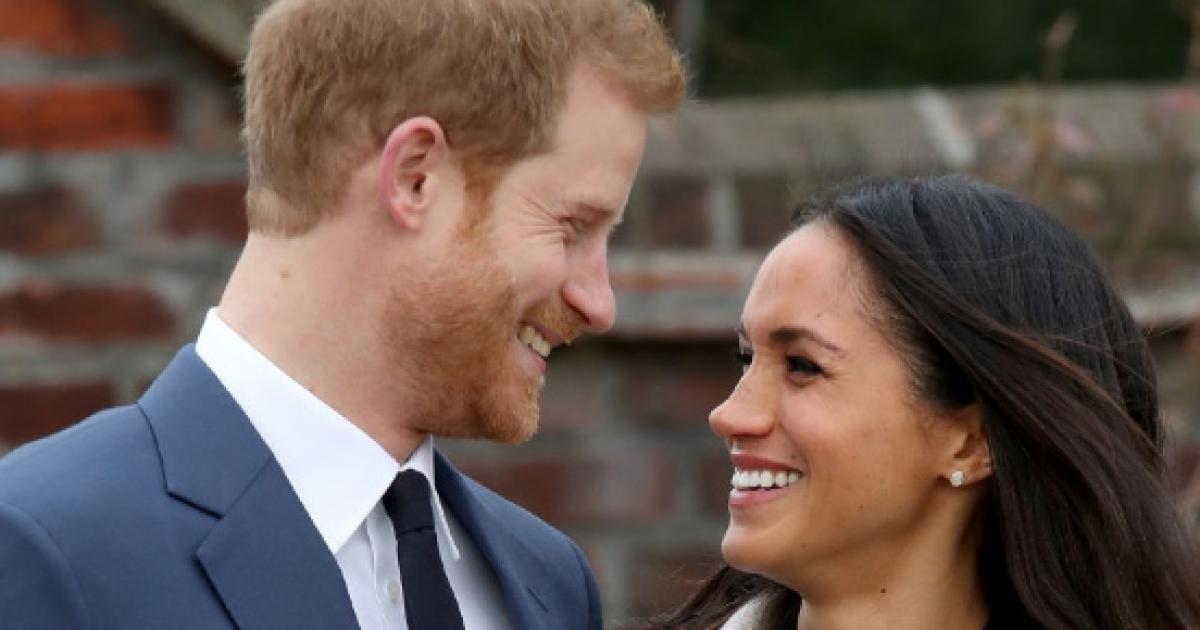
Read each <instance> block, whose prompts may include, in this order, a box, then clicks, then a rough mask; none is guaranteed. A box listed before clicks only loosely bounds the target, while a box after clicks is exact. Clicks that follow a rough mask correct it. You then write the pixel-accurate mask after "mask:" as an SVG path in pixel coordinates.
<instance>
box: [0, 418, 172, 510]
mask: <svg viewBox="0 0 1200 630" xmlns="http://www.w3.org/2000/svg"><path fill="white" fill-rule="evenodd" d="M156 470H160V466H159V460H158V451H157V449H156V448H155V446H154V438H153V436H152V435H151V432H150V428H149V426H148V425H147V423H146V420H145V416H143V415H142V413H141V411H140V410H139V409H138V408H137V407H136V406H132V405H131V406H125V407H115V408H112V409H108V410H105V411H101V412H99V413H97V414H95V415H93V416H91V417H90V418H88V419H86V420H84V421H82V422H80V423H78V424H76V425H74V426H72V427H70V428H68V429H65V430H63V431H60V432H58V433H55V434H53V435H51V436H48V437H45V438H42V439H40V440H37V441H35V442H31V443H29V444H27V445H25V446H22V447H20V448H18V449H16V450H14V451H13V452H12V453H9V454H8V455H6V456H5V457H4V458H3V459H0V503H7V504H9V505H12V506H15V507H19V508H20V509H22V510H23V511H26V512H29V513H30V514H33V515H39V514H41V513H43V512H46V511H51V512H53V511H54V510H55V507H56V506H57V507H64V506H70V507H71V508H72V509H73V510H78V509H80V508H82V507H84V506H88V505H93V504H94V505H97V506H102V505H103V504H104V501H105V500H106V499H107V498H109V497H112V496H117V495H127V494H129V493H131V492H137V491H139V490H140V488H139V487H138V483H137V482H138V480H139V479H142V480H144V479H145V478H146V477H149V476H150V475H149V474H148V473H150V472H151V471H156ZM154 481H155V482H157V483H158V484H159V485H161V483H162V477H161V473H160V474H159V475H158V476H157V479H154ZM143 483H144V481H143Z"/></svg>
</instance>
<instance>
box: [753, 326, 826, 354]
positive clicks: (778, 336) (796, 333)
mask: <svg viewBox="0 0 1200 630" xmlns="http://www.w3.org/2000/svg"><path fill="white" fill-rule="evenodd" d="M737 334H738V337H739V338H741V339H746V338H748V337H749V335H747V334H746V325H745V324H738V327H737ZM767 339H770V340H771V343H772V344H773V345H776V346H786V345H788V344H790V343H792V342H794V341H796V340H798V339H804V340H807V341H811V342H813V343H815V344H817V345H818V346H821V347H822V348H825V349H826V350H828V351H830V352H832V353H834V354H836V355H838V356H843V355H845V354H846V351H845V350H842V349H841V348H840V347H838V346H837V344H834V343H833V342H832V341H829V340H828V339H826V338H824V337H822V336H821V335H820V334H818V333H817V332H816V331H815V330H813V329H811V328H808V327H805V326H780V327H779V328H776V329H774V330H772V331H771V332H770V333H768V334H767Z"/></svg>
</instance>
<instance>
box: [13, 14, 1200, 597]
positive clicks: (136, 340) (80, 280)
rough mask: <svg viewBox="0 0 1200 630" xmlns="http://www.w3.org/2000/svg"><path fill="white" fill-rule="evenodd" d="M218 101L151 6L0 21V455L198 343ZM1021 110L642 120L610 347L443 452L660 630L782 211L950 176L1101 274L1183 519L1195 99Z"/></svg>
mask: <svg viewBox="0 0 1200 630" xmlns="http://www.w3.org/2000/svg"><path fill="white" fill-rule="evenodd" d="M235 86H236V78H235V72H234V71H233V70H232V69H231V68H229V67H227V66H225V65H222V64H221V63H220V62H219V61H218V60H216V59H215V58H213V57H211V56H209V55H208V54H207V53H205V52H203V51H202V50H201V49H199V48H197V47H196V46H195V45H194V44H193V43H192V41H191V40H190V39H189V38H188V37H186V36H184V35H183V34H181V33H180V32H178V31H176V30H175V29H174V28H173V26H171V25H170V24H169V23H168V22H166V21H164V20H163V19H162V18H161V17H160V16H159V15H157V14H155V13H154V12H153V11H151V10H150V9H149V8H146V5H145V4H143V3H139V2H133V1H132V0H0V445H8V446H9V447H11V446H13V445H16V444H20V443H23V442H25V441H28V440H30V439H34V438H36V437H37V436H40V435H43V434H46V433H48V432H51V431H54V430H56V429H59V428H61V427H63V426H66V425H68V424H70V423H71V422H74V421H76V420H78V419H80V418H81V417H83V416H85V415H87V414H88V413H89V412H91V411H92V410H95V409H99V408H102V407H105V406H109V405H112V404H116V403H125V402H129V401H132V400H134V399H136V397H137V396H138V395H139V394H140V392H141V391H142V390H143V389H144V388H145V386H146V385H147V384H148V382H149V381H150V380H151V379H152V378H153V377H154V375H155V374H156V373H157V372H158V370H160V369H161V367H162V366H163V365H164V364H165V363H166V361H167V360H169V358H170V357H171V356H172V355H173V354H174V352H175V350H176V349H177V347H178V346H179V345H180V344H181V343H184V342H186V341H187V340H189V339H191V338H192V337H193V336H194V335H195V332H196V330H197V329H198V327H199V324H200V321H201V319H202V316H203V312H204V310H205V308H207V307H208V306H209V305H211V304H213V303H214V302H215V301H216V299H217V297H218V296H219V294H220V290H221V288H222V286H223V283H224V281H225V278H226V275H227V273H228V271H229V269H230V268H231V266H232V264H233V261H234V258H235V256H236V254H237V252H238V248H239V246H240V243H241V241H242V239H243V238H244V235H245V230H246V227H245V222H244V218H243V215H242V205H241V195H242V193H243V191H244V179H243V178H244V167H243V164H242V159H241V157H240V155H239V147H238V143H237V118H238V114H237V112H238V105H237V101H236V98H235V97H234V96H233V89H234V88H235ZM1037 98H1038V95H1037V94H1036V92H1020V91H1012V90H1008V89H1006V88H992V89H979V90H970V91H963V92H956V93H950V94H944V93H939V92H934V91H911V92H910V91H895V92H885V93H873V94H841V95H834V96H826V95H813V96H809V97H805V98H797V99H778V98H777V99H773V100H769V101H730V102H725V103H719V104H710V105H704V106H692V107H689V108H688V109H687V110H686V111H685V112H683V113H682V114H679V115H676V116H672V117H669V118H662V119H658V120H656V121H654V124H653V126H652V129H651V138H650V150H649V153H648V155H647V157H646V160H645V167H644V169H643V173H642V175H641V176H640V178H639V181H638V183H637V185H636V188H635V191H634V195H633V198H632V200H631V203H630V207H629V209H628V216H627V220H626V225H625V227H624V228H623V229H622V231H621V232H619V234H618V236H617V241H616V250H615V254H614V259H613V283H614V286H615V287H616V290H617V294H618V301H619V308H620V312H621V319H620V323H619V324H618V326H617V328H616V330H615V331H614V333H613V334H612V335H610V336H608V337H606V338H604V339H594V340H589V341H586V342H583V343H580V344H577V345H576V346H573V347H572V348H570V349H565V350H561V351H559V353H556V358H555V360H554V361H553V365H552V366H551V369H550V374H549V376H548V378H549V386H548V388H547V391H546V393H545V399H544V418H543V429H542V431H541V432H540V434H539V435H538V437H537V438H535V439H534V440H533V442H532V443H530V444H529V445H528V446H526V447H522V448H520V449H510V448H501V447H496V446H493V445H489V444H477V443H452V444H447V445H446V446H447V449H448V450H449V451H451V452H452V455H453V457H454V458H455V460H456V461H458V462H459V463H460V464H462V465H463V466H464V467H465V468H466V469H467V470H468V471H470V472H471V473H472V474H474V475H475V476H476V477H477V478H479V479H480V480H481V481H483V482H484V483H486V484H488V485H490V486H492V487H494V488H496V489H498V490H500V491H501V492H503V493H505V494H506V495H508V496H510V497H512V498H514V499H515V500H517V501H518V502H520V503H522V504H524V505H526V506H528V507H529V508H530V509H532V510H533V511H535V512H537V513H539V514H541V515H543V516H544V517H546V518H547V519H548V520H550V521H551V522H553V523H556V524H558V525H560V526H562V527H564V528H565V529H566V530H567V531H568V532H570V533H571V534H573V535H574V536H576V537H577V538H578V539H579V540H580V541H581V543H582V544H583V545H584V547H585V549H586V551H587V553H588V554H589V556H590V557H591V558H592V560H593V562H594V564H595V566H596V569H597V571H598V574H599V576H600V579H601V582H602V587H603V591H604V598H605V603H606V606H607V608H608V610H609V616H610V618H611V619H614V620H619V619H623V618H627V617H628V616H629V615H633V614H640V613H644V612H651V611H657V610H661V609H663V608H664V607H667V606H669V605H671V604H672V603H674V602H676V601H678V598H679V596H680V594H681V593H684V592H687V591H688V590H689V589H690V580H694V579H696V578H697V577H698V576H701V575H703V573H704V572H705V571H706V570H707V569H708V568H709V567H711V566H712V565H713V563H714V562H715V561H716V551H717V541H718V540H719V537H720V534H721V532H722V531H723V528H724V523H725V516H724V515H725V507H724V495H725V493H726V489H727V484H728V477H729V468H728V464H727V463H726V461H725V459H724V456H723V452H722V448H721V446H720V444H719V443H718V442H717V441H716V440H715V439H714V438H712V437H711V436H710V435H709V433H708V430H707V426H706V424H705V418H706V416H707V414H708V411H709V410H710V409H711V408H712V406H713V405H714V404H715V403H716V402H718V401H719V400H721V398H722V397H723V396H724V395H725V393H726V392H728V391H729V389H730V388H731V386H732V384H733V382H734V380H735V378H736V374H737V368H736V367H735V365H734V363H733V361H732V360H731V358H730V354H731V350H732V345H731V343H732V339H731V334H730V331H731V330H732V326H733V324H734V322H735V320H736V317H737V314H738V312H739V309H740V301H741V298H742V292H743V291H744V287H745V283H746V280H747V279H748V278H749V277H750V275H751V274H752V273H753V270H754V266H755V264H756V262H757V260H758V258H759V257H760V255H761V252H762V250H763V248H764V247H766V246H768V245H769V244H770V243H771V242H772V241H773V240H774V239H775V238H776V237H777V236H778V235H779V233H780V231H781V230H782V229H783V226H784V224H785V221H786V216H787V206H788V205H789V203H790V201H791V200H792V199H794V198H796V197H797V196H800V195H802V194H803V193H804V192H806V191H808V190H810V189H811V188H812V187H814V186H815V185H817V184H819V183H821V182H825V181H829V180H831V179H835V178H838V177H841V176H844V175H849V174H854V173H863V172H888V173H930V172H939V171H944V170H950V169H965V170H971V171H975V172H979V173H983V174H985V175H987V176H989V177H991V178H993V179H996V180H998V181H1002V182H1004V183H1006V184H1009V185H1013V186H1018V187H1021V186H1026V187H1028V189H1029V191H1030V193H1031V194H1034V195H1035V196H1038V197H1039V198H1042V199H1043V200H1045V201H1046V202H1047V203H1048V204H1051V205H1053V206H1054V207H1055V208H1058V209H1060V210H1061V211H1062V212H1063V213H1064V216H1066V217H1067V218H1068V219H1069V220H1070V221H1072V222H1073V223H1074V224H1075V225H1076V226H1077V227H1078V228H1079V229H1080V230H1081V231H1083V232H1084V233H1086V234H1088V235H1089V237H1090V238H1092V239H1093V240H1094V242H1096V244H1097V246H1098V247H1100V248H1101V250H1102V251H1104V252H1105V255H1106V256H1107V257H1108V258H1109V260H1110V261H1111V262H1112V265H1113V269H1114V273H1117V274H1118V275H1119V276H1120V277H1121V279H1122V283H1123V286H1124V287H1125V288H1126V290H1127V292H1128V294H1129V296H1130V299H1131V301H1132V302H1133V304H1134V306H1135V310H1136V311H1137V313H1138V316H1139V318H1140V319H1141V320H1142V321H1143V323H1144V324H1145V325H1146V326H1147V327H1148V329H1152V330H1153V331H1155V336H1154V347H1155V351H1156V355H1157V356H1158V358H1159V361H1160V366H1161V369H1162V372H1163V389H1164V394H1165V396H1166V397H1167V400H1168V409H1169V418H1170V421H1171V423H1172V428H1173V436H1174V441H1173V445H1174V446H1173V449H1174V450H1173V452H1174V453H1175V454H1176V455H1175V457H1174V461H1175V462H1176V465H1175V467H1174V469H1173V483H1174V484H1175V487H1176V489H1177V490H1178V492H1179V496H1180V502H1181V504H1182V505H1184V506H1185V507H1186V508H1188V509H1190V510H1192V511H1193V513H1196V511H1197V510H1198V509H1200V484H1196V483H1194V479H1193V477H1194V476H1195V475H1194V473H1195V470H1196V468H1197V466H1198V465H1200V393H1198V392H1200V377H1198V374H1200V333H1197V332H1189V331H1194V330H1195V329H1194V328H1189V326H1191V323H1192V322H1193V321H1195V320H1196V317H1197V314H1200V286H1198V285H1200V273H1198V272H1197V270H1198V269H1200V212H1197V210H1196V208H1197V205H1198V204H1197V203H1196V201H1197V200H1196V197H1197V194H1200V185H1196V182H1195V181H1194V180H1193V179H1192V173H1193V169H1192V165H1193V164H1194V162H1195V160H1194V156H1195V155H1196V154H1197V147H1198V143H1200V133H1197V129H1196V119H1195V118H1193V116H1194V113H1193V112H1194V110H1195V107H1194V106H1193V104H1192V102H1193V100H1194V98H1195V97H1194V96H1191V93H1189V92H1184V91H1180V90H1175V89H1170V86H1092V87H1078V88H1071V89H1068V90H1065V91H1064V92H1063V93H1062V94H1061V96H1060V98H1059V100H1058V101H1057V102H1058V109H1057V110H1056V113H1055V114H1054V116H1053V117H1052V118H1050V119H1048V122H1049V123H1050V124H1049V125H1048V127H1047V128H1050V129H1052V130H1054V132H1053V133H1052V134H1051V135H1050V137H1051V138H1052V139H1053V142H1051V143H1049V144H1046V143H1045V142H1044V141H1042V140H1038V138H1043V137H1046V134H1044V133H1041V132H1040V131H1038V132H1037V133H1034V132H1033V131H1031V130H1030V129H1028V128H1026V127H1023V126H1022V124H1023V123H1022V122H1021V121H1023V120H1025V119H1024V118H1022V117H1021V116H1020V115H1019V114H1020V113H1021V111H1023V110H1022V108H1023V107H1024V108H1029V107H1035V106H1037V105H1038V101H1037V100H1036V99H1037ZM1031 99H1033V100H1032V101H1031ZM1031 103H1032V104H1031ZM1156 116H1157V118H1155V117H1156ZM1148 120H1152V121H1153V120H1157V121H1158V122H1156V123H1155V125H1158V126H1157V127H1156V126H1151V125H1149V124H1148V123H1147V121H1148ZM1164 125H1165V127H1164ZM1171 125H1174V127H1171ZM1163 128H1169V129H1175V130H1176V131H1177V132H1178V133H1172V134H1167V137H1168V138H1178V139H1179V142H1174V141H1173V140H1172V141H1163V140H1162V139H1161V135H1155V134H1156V133H1159V131H1156V130H1161V129H1163ZM1034 131H1036V130H1034ZM1039 156H1040V157H1041V158H1042V159H1041V160H1040V161H1038V160H1035V159H1034V158H1037V157H1039ZM1022 160H1025V162H1022ZM1046 163H1049V164H1051V167H1045V166H1043V165H1044V164H1046ZM3 448H4V446H0V451H2V450H3Z"/></svg>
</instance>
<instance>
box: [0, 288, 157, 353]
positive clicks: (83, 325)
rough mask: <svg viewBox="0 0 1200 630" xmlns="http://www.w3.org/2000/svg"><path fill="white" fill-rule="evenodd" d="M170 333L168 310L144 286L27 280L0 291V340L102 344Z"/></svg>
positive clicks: (139, 339) (142, 339)
mask: <svg viewBox="0 0 1200 630" xmlns="http://www.w3.org/2000/svg"><path fill="white" fill-rule="evenodd" d="M174 332H175V317H174V314H173V313H172V312H171V309H170V308H169V307H168V306H167V305H166V304H165V303H164V302H163V301H162V299H161V298H159V297H158V296H157V295H155V294H154V293H153V292H152V291H150V290H149V289H146V288H145V287H138V286H93V285H64V284H58V283H54V282H49V281H29V282H26V283H24V284H21V285H19V286H17V287H13V288H10V289H8V290H5V291H0V339H3V338H4V337H9V336H18V337H34V338H38V339H42V340H45V341H47V342H51V343H72V342H73V343H105V342H117V341H147V340H163V339H169V338H171V336H172V335H173V334H174Z"/></svg>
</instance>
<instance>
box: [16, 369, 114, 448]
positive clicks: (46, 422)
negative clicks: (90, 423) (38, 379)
mask: <svg viewBox="0 0 1200 630" xmlns="http://www.w3.org/2000/svg"><path fill="white" fill-rule="evenodd" d="M114 404H116V393H115V391H114V388H113V386H112V384H111V383H108V382H103V381H98V382H88V383H55V384H49V385H48V384H11V385H0V410H3V415H2V416H0V418H3V420H0V442H4V443H8V444H21V443H23V442H28V441H30V440H34V439H37V438H39V437H42V436H43V435H46V434H48V433H52V432H54V431H58V430H59V429H63V428H65V427H68V426H70V425H72V424H74V423H75V422H77V421H79V420H81V419H82V418H85V417H87V416H89V415H91V414H93V413H95V412H97V411H99V410H101V409H105V408H107V407H111V406H113V405H114Z"/></svg>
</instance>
